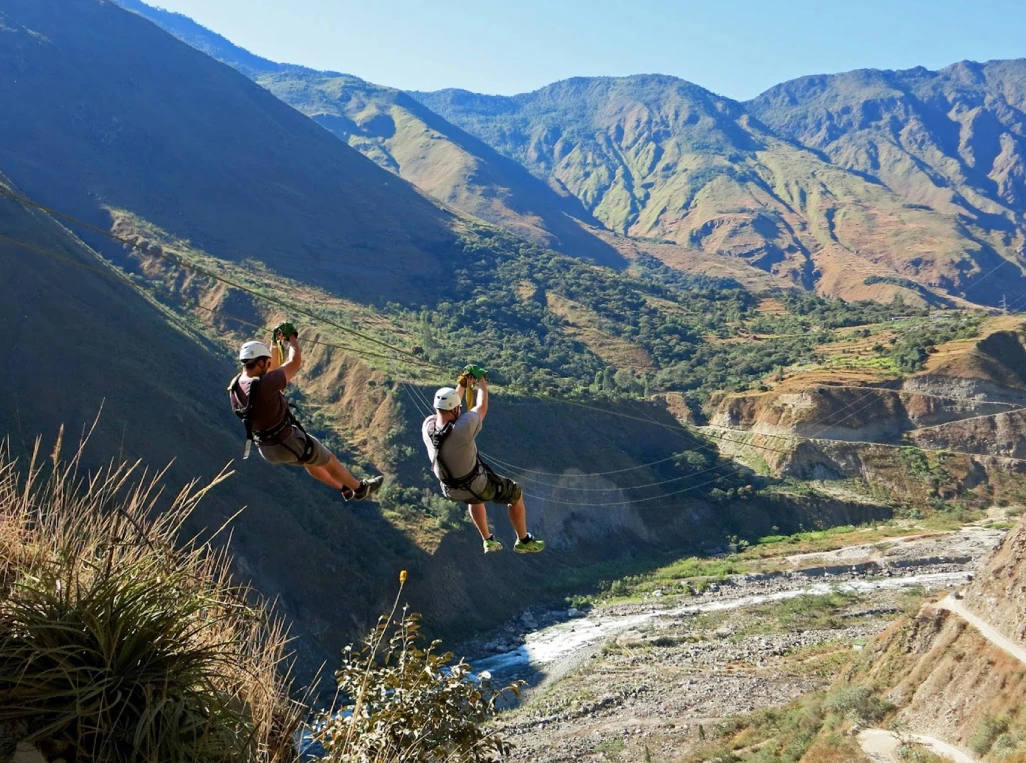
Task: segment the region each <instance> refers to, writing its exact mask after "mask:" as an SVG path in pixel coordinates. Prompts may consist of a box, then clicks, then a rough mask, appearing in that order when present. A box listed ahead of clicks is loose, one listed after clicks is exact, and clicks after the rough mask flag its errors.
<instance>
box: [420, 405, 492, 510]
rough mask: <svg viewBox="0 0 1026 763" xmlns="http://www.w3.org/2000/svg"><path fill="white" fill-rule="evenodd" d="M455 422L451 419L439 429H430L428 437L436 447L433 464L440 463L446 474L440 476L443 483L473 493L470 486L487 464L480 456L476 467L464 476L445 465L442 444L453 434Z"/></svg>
mask: <svg viewBox="0 0 1026 763" xmlns="http://www.w3.org/2000/svg"><path fill="white" fill-rule="evenodd" d="M455 424H456V422H454V421H450V422H449V423H448V424H446V425H445V426H444V427H442V428H441V429H438V428H437V427H435V428H433V429H429V431H428V437H429V438H430V439H431V445H432V446H434V449H435V457H434V459H433V460H432V461H431V466H435V465H436V464H437V465H438V467H439V469H440V470H441V472H442V473H443V474H444V475H445V476H444V477H439V479H440V480H441V481H442V484H443V485H445V486H446V487H447V488H449V489H450V490H466V491H468V492H470V493H473V492H474V491H473V490H471V489H470V486H471V485H472V484H473V482H474V480H475V479H477V477H478V476H479V475H480V474H483V473H484V470H485V465H484V463H483V462H482V461H481V457H480V456H478V458H477V462H476V463H475V464H474V468H473V469H471V470H470V472H469V473H468V474H466V475H464V476H463V477H453V476H452V471H451V470H450V469H449V467H448V466H446V465H445V461H443V460H442V445H443V444H444V443H445V441H446V440H448V439H449V435H451V434H452V430H453V427H454V426H455Z"/></svg>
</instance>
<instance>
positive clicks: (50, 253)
mask: <svg viewBox="0 0 1026 763" xmlns="http://www.w3.org/2000/svg"><path fill="white" fill-rule="evenodd" d="M0 241H4V242H6V243H8V244H10V245H11V246H16V247H19V248H21V249H25V250H26V251H29V252H33V253H35V254H39V255H43V256H45V257H50V258H51V259H54V260H57V261H59V262H63V263H65V264H67V265H72V266H74V267H76V268H80V269H82V270H85V271H87V272H90V273H96V274H98V275H102V276H111V277H113V278H114V279H115V280H118V281H121V282H123V283H125V284H127V285H128V286H131V287H132V288H133V289H135V290H138V291H139V292H141V293H142V294H144V295H145V296H147V297H149V298H150V299H152V300H154V301H155V302H157V303H158V304H161V305H163V300H162V298H161V296H158V295H157V294H156V293H154V292H153V291H152V290H150V289H147V288H146V287H144V286H142V285H140V284H138V283H136V282H135V281H133V280H132V279H131V278H130V277H129V276H127V275H125V274H124V273H122V272H121V271H120V270H119V269H118V268H117V267H115V266H114V265H111V264H105V265H100V266H99V267H94V266H92V265H88V264H86V263H84V262H80V261H79V260H76V259H73V258H71V257H67V256H65V255H62V254H60V253H58V252H57V251H56V250H51V249H44V248H42V247H38V246H35V245H34V244H29V243H26V242H24V241H20V240H18V239H16V238H11V237H10V236H7V235H4V234H2V233H0ZM167 296H168V297H171V298H175V297H174V295H170V294H169V295H167ZM176 301H177V302H178V304H179V305H181V306H182V307H183V308H184V309H186V310H192V309H196V310H203V311H205V312H208V313H210V314H212V315H216V316H218V317H220V318H221V319H222V320H226V321H233V322H235V323H239V324H241V325H243V326H247V327H249V328H254V329H257V330H258V331H271V329H270V328H268V327H267V326H261V325H259V324H256V323H253V322H252V321H247V320H245V319H243V318H238V317H236V316H234V315H228V314H227V313H223V312H221V311H219V310H214V309H213V308H210V307H204V306H203V305H201V304H198V303H197V304H189V303H188V302H186V301H185V300H184V299H181V298H177V299H176ZM303 342H304V343H305V344H313V345H318V346H320V347H330V348H333V349H336V350H345V351H347V352H351V353H354V354H358V355H361V356H366V357H370V358H380V359H383V360H392V356H390V355H381V354H379V353H375V352H368V351H367V350H364V349H363V348H360V347H348V346H346V345H342V344H334V343H332V342H322V341H320V340H318V339H304V340H303Z"/></svg>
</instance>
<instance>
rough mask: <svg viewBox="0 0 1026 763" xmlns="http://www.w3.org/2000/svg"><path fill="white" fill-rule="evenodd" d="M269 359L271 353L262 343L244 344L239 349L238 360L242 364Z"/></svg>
mask: <svg viewBox="0 0 1026 763" xmlns="http://www.w3.org/2000/svg"><path fill="white" fill-rule="evenodd" d="M269 357H271V351H270V350H268V349H267V345H266V344H264V343H263V342H246V343H245V344H244V345H242V347H241V348H240V349H239V360H241V361H242V362H243V363H249V362H250V361H253V360H259V359H260V358H269Z"/></svg>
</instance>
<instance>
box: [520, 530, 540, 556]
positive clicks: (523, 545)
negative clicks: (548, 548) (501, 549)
mask: <svg viewBox="0 0 1026 763" xmlns="http://www.w3.org/2000/svg"><path fill="white" fill-rule="evenodd" d="M513 550H514V551H516V552H517V553H518V554H537V553H538V552H539V551H544V550H545V541H543V540H538V539H537V538H535V537H534V536H533V535H531V534H530V533H528V535H527V538H526V539H524V540H520V539H519V538H517V542H516V543H514V544H513Z"/></svg>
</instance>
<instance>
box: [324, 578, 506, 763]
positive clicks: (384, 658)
mask: <svg viewBox="0 0 1026 763" xmlns="http://www.w3.org/2000/svg"><path fill="white" fill-rule="evenodd" d="M405 580H406V576H405V572H404V573H402V575H401V576H400V583H404V582H405ZM401 591H402V588H401V587H400V593H401ZM398 601H399V597H398V596H397V597H396V602H397V603H398ZM395 614H396V607H393V608H392V612H391V614H389V615H388V616H382V617H381V618H380V619H379V620H378V625H377V627H376V628H375V629H374V630H373V631H371V633H370V634H369V635H368V636H367V638H366V639H365V640H364V642H363V645H362V648H358V647H354V646H353V645H349V646H347V647H346V648H345V649H344V650H343V652H342V668H341V670H339V671H338V672H337V673H336V674H335V677H336V680H337V682H338V693H339V696H343V697H348V698H351V699H352V700H353V704H352V705H351V706H348V707H343V708H336V709H334V710H332V711H331V712H328V713H324V714H322V715H321V716H320V717H319V718H318V726H319V729H320V730H319V732H318V734H317V739H318V741H319V742H320V743H321V745H322V746H323V747H324V749H325V750H326V751H327V754H326V755H325V756H324V757H323V758H321V761H322V763H372V762H373V763H378V762H379V761H382V762H384V761H387V763H412V762H413V761H432V762H433V761H473V762H474V763H477V762H478V761H494V760H498V759H501V758H503V757H505V755H506V753H507V751H508V745H506V744H505V743H504V742H503V741H502V739H501V738H499V737H498V736H497V735H495V734H493V733H491V732H490V731H488V730H487V729H486V728H484V723H485V722H486V721H487V720H489V719H490V718H492V717H493V716H495V715H496V713H497V712H498V711H499V708H500V706H501V704H502V701H503V700H504V698H506V697H507V696H519V693H520V687H521V686H522V685H523V682H522V681H516V682H514V683H512V684H510V685H508V686H505V687H503V688H498V689H497V688H494V687H493V686H492V684H491V679H490V676H488V675H487V674H480V675H475V674H474V673H473V672H472V670H471V666H470V665H468V664H467V663H465V662H464V661H463V660H462V659H461V660H459V661H458V662H454V661H453V655H452V653H451V652H440V651H439V649H438V648H439V645H440V643H441V642H439V641H432V642H431V643H430V644H429V645H428V646H427V648H423V647H421V646H420V644H421V642H422V641H423V636H422V634H421V629H420V616H419V615H417V614H412V613H410V612H408V611H407V608H403V610H402V614H401V616H400V617H399V618H395ZM383 644H384V647H382V645H383ZM379 653H380V655H379Z"/></svg>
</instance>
